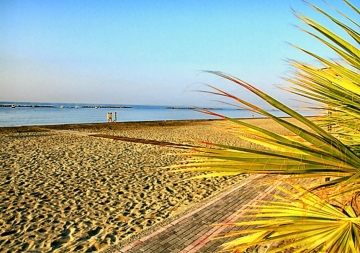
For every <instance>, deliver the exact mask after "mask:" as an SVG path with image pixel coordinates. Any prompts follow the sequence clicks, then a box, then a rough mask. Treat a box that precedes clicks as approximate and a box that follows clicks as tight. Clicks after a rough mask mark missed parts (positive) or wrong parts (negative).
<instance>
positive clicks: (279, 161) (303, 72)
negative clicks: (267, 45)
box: [173, 0, 360, 252]
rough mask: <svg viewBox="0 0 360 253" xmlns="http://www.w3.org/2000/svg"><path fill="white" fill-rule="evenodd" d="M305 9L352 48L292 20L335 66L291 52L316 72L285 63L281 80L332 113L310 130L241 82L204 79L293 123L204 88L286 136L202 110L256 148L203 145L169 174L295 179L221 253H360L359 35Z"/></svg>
mask: <svg viewBox="0 0 360 253" xmlns="http://www.w3.org/2000/svg"><path fill="white" fill-rule="evenodd" d="M345 3H346V4H347V6H348V7H350V9H352V10H353V11H355V12H356V14H357V15H358V14H360V11H359V9H357V8H356V7H355V6H354V5H352V4H351V3H350V2H348V1H347V0H345ZM309 6H311V7H312V8H314V9H315V10H317V11H318V13H320V14H321V15H323V16H325V17H327V18H328V19H330V20H331V21H332V22H333V23H334V24H336V25H337V26H338V27H340V28H341V29H342V30H344V31H345V32H346V33H347V34H348V35H349V36H350V39H352V40H353V41H354V42H355V45H354V44H352V43H354V42H352V43H350V42H348V41H346V40H345V39H344V38H342V37H340V36H338V35H337V34H335V33H333V32H331V31H330V30H328V29H327V28H325V27H324V26H322V25H321V24H319V23H317V22H316V21H314V20H312V19H310V18H308V17H306V16H303V15H301V14H299V13H296V12H295V14H296V16H297V17H298V18H299V19H300V20H301V21H302V22H304V23H305V24H306V25H307V26H308V27H310V28H311V29H310V30H305V29H303V31H305V32H306V33H307V34H308V35H310V36H313V37H315V38H316V39H318V40H319V41H321V42H322V43H323V44H324V45H326V46H327V47H329V48H331V49H332V50H333V51H335V52H336V53H337V54H338V56H339V57H340V58H341V59H340V60H337V61H335V60H327V59H325V58H323V57H321V56H319V55H317V54H315V53H312V52H309V51H307V50H305V49H303V48H300V47H296V46H295V47H296V48H297V49H299V50H301V51H303V52H304V53H306V54H308V55H310V56H312V57H313V58H315V59H316V60H317V61H318V62H319V63H320V64H321V65H322V67H320V68H319V67H318V66H313V65H310V64H307V63H303V62H300V61H296V60H293V61H290V64H291V65H292V66H293V69H294V72H293V74H292V76H291V77H290V78H285V79H286V80H287V81H288V83H290V84H291V86H290V88H288V89H287V90H288V91H289V92H292V93H295V94H298V95H301V96H303V97H306V98H308V99H311V100H313V101H315V102H316V104H317V109H321V110H323V111H328V112H331V113H329V114H328V115H326V114H324V115H323V116H322V117H320V118H318V120H317V121H316V122H313V120H310V119H309V118H306V117H303V116H302V115H300V114H299V113H297V112H296V111H294V110H292V109H291V108H289V107H287V106H286V105H284V104H283V103H281V102H279V101H277V100H276V99H274V98H273V97H271V96H269V95H268V94H266V93H264V92H262V91H261V90H259V89H257V88H256V87H254V86H253V85H251V84H249V83H247V82H245V81H243V80H241V79H239V78H236V77H233V76H231V75H228V74H224V73H222V72H216V71H207V72H208V73H211V74H214V75H217V76H220V77H222V78H225V79H227V80H229V81H231V82H234V83H236V84H238V85H240V86H242V87H243V88H245V89H247V90H249V91H250V92H252V93H254V94H255V95H257V96H258V97H260V98H262V99H263V100H265V101H266V102H267V103H268V104H270V105H271V106H273V107H275V108H277V109H279V110H281V111H282V112H284V113H286V114H287V115H289V116H290V117H292V118H293V119H294V120H295V121H296V122H295V123H294V122H293V123H292V122H290V121H288V120H285V119H282V118H279V117H276V116H274V115H273V114H271V113H269V112H268V111H266V110H263V109H261V108H259V107H257V106H256V105H254V104H251V103H249V102H247V101H246V100H244V99H241V98H239V97H236V96H234V95H232V94H229V93H227V92H225V91H223V90H221V89H218V88H216V87H213V86H210V88H211V91H207V92H209V93H212V94H215V95H219V96H222V97H226V98H230V99H232V100H235V101H236V102H238V103H240V105H239V106H240V107H241V108H246V109H248V110H251V111H253V112H255V113H258V114H260V115H263V116H265V117H267V118H269V119H271V120H273V121H274V122H276V123H278V124H279V125H281V126H282V127H285V128H286V129H288V130H289V131H290V132H291V133H292V135H287V136H285V135H280V134H276V133H273V132H270V131H268V130H266V129H263V128H260V127H257V126H255V125H252V124H250V123H247V122H243V121H241V120H236V119H232V118H228V117H226V116H223V115H219V114H215V113H213V112H210V111H206V110H202V112H204V113H208V114H212V115H216V116H219V117H221V118H223V119H226V120H227V121H228V122H229V124H230V125H231V131H232V132H233V133H235V135H236V137H237V138H241V139H244V140H246V141H250V142H252V143H256V144H258V146H259V145H260V146H262V148H244V147H238V146H230V145H222V144H216V143H206V144H207V146H205V147H199V148H196V149H194V148H193V149H192V150H193V151H194V152H193V151H192V152H191V153H190V155H191V157H190V158H188V161H187V163H186V164H184V165H176V166H173V167H174V168H176V169H177V170H180V171H208V172H212V173H210V174H206V175H204V177H210V176H219V175H223V176H226V175H236V174H241V173H247V174H283V175H291V176H296V178H299V179H301V180H299V181H298V182H299V183H294V182H291V183H290V182H289V181H287V183H283V184H282V185H281V186H278V187H277V188H278V190H279V192H280V194H278V195H276V196H274V198H275V200H272V201H263V202H261V203H259V204H258V205H256V206H254V207H253V208H252V209H250V210H249V211H248V213H247V214H246V215H245V217H250V218H254V217H256V218H259V217H260V218H262V219H257V220H255V221H248V222H239V223H236V224H235V225H237V226H240V227H241V226H248V225H256V226H255V227H254V226H251V227H252V228H250V229H245V230H239V231H238V232H235V233H232V234H230V235H228V236H238V238H237V239H234V240H233V241H231V242H229V243H226V244H225V245H223V249H222V250H223V251H224V252H242V251H243V250H245V249H247V248H248V247H250V246H253V245H261V244H268V243H275V242H277V243H280V244H279V245H280V246H278V247H273V248H272V249H271V250H270V252H278V251H281V250H285V249H290V248H293V249H296V252H312V251H317V252H360V236H359V233H360V198H359V195H360V134H359V130H360V129H359V128H360V75H359V70H360V50H359V48H358V45H359V43H360V34H359V33H358V32H357V31H356V30H354V29H352V28H351V26H350V25H352V26H355V27H356V28H359V24H358V23H357V22H356V21H354V20H352V19H351V18H349V17H348V16H347V15H345V14H344V13H341V12H339V14H340V15H342V16H343V17H345V19H346V20H347V22H348V23H350V25H346V24H344V23H343V22H340V21H339V20H338V19H335V18H334V17H333V16H331V15H329V14H328V13H327V12H325V11H323V10H322V9H320V8H318V7H316V6H314V5H311V4H309ZM298 123H301V124H303V125H305V128H304V127H299V124H298ZM327 126H331V128H327ZM327 130H331V131H330V132H329V131H327ZM209 145H210V146H209ZM306 178H316V179H322V178H330V180H329V181H328V180H315V182H316V184H315V185H312V186H311V187H307V188H306V187H305V186H302V185H301V182H303V180H305V179H306ZM299 184H300V185H299Z"/></svg>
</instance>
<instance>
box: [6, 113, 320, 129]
mask: <svg viewBox="0 0 360 253" xmlns="http://www.w3.org/2000/svg"><path fill="white" fill-rule="evenodd" d="M316 117H317V116H306V118H316ZM279 118H282V119H291V117H290V116H288V117H279ZM237 119H238V120H269V119H268V118H260V117H258V118H237ZM212 121H226V120H224V119H185V120H153V121H124V122H123V121H120V122H105V121H104V122H95V123H69V124H52V125H23V126H0V131H1V130H7V129H15V128H20V129H21V128H36V127H43V128H52V129H56V128H62V127H74V126H77V127H79V126H84V127H86V126H88V127H93V126H101V125H130V124H135V125H138V124H144V125H161V124H164V125H168V124H173V125H177V124H189V123H199V122H200V123H201V122H212Z"/></svg>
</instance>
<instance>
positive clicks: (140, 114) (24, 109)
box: [0, 102, 318, 127]
mask: <svg viewBox="0 0 360 253" xmlns="http://www.w3.org/2000/svg"><path fill="white" fill-rule="evenodd" d="M195 109H196V108H195V107H186V106H166V105H164V106H161V105H124V104H84V103H40V102H39V103H36V102H0V127H12V126H37V125H61V124H85V123H105V122H107V114H108V113H110V112H111V113H112V115H113V116H114V114H115V112H116V114H117V122H141V121H167V120H202V119H217V118H218V117H215V116H211V115H208V114H204V113H200V112H198V111H196V110H195ZM205 109H209V110H211V111H213V112H215V113H218V114H222V115H226V116H228V117H232V118H252V117H253V115H252V112H250V111H247V110H239V109H235V108H220V107H211V108H205ZM271 113H272V114H274V115H276V116H286V115H285V114H284V113H282V112H281V111H276V110H274V111H271ZM300 113H301V114H302V115H304V116H314V115H318V114H316V113H315V112H314V111H308V110H304V111H300ZM254 117H256V118H258V117H262V116H261V115H256V114H254Z"/></svg>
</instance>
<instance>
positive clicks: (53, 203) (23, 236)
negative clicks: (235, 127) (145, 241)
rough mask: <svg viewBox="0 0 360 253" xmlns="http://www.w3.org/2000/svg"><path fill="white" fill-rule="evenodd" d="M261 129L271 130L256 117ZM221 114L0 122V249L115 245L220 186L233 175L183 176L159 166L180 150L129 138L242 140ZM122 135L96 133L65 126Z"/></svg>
mask: <svg viewBox="0 0 360 253" xmlns="http://www.w3.org/2000/svg"><path fill="white" fill-rule="evenodd" d="M251 121H252V122H253V123H255V124H256V125H259V126H266V127H267V128H268V129H271V128H272V127H273V128H274V129H273V130H274V131H275V130H278V129H279V127H278V126H274V125H272V124H269V122H270V121H268V120H264V119H251ZM222 124H223V122H222V121H177V122H176V121H174V122H143V123H116V124H115V123H108V124H84V125H62V126H44V127H14V128H0V173H1V174H0V175H1V177H0V210H1V211H0V249H1V251H2V252H27V251H28V252H32V251H36V252H92V251H98V250H100V249H105V248H107V247H109V246H111V245H115V244H118V243H121V241H122V240H126V239H127V238H129V237H131V236H133V235H135V234H137V233H141V232H142V231H143V230H144V229H149V228H151V227H153V226H155V225H156V224H158V223H160V222H164V221H166V219H168V218H171V217H172V216H174V215H176V214H178V213H180V212H183V211H184V210H186V209H188V208H190V207H191V206H193V205H195V204H199V203H201V202H203V201H206V200H208V199H210V198H212V197H214V196H215V195H216V194H218V193H219V192H221V191H222V190H224V189H228V188H230V187H232V186H233V185H235V184H237V183H239V182H241V180H243V179H244V178H245V177H246V175H240V176H236V177H224V178H211V179H196V180H184V179H187V178H190V177H191V176H193V175H194V174H191V173H173V172H170V171H169V169H164V167H166V166H169V165H172V164H177V163H180V162H181V161H182V160H184V157H181V156H179V155H178V154H180V153H183V152H185V151H184V150H180V149H175V148H171V147H166V146H160V145H151V144H144V143H138V141H136V140H139V139H141V140H155V141H158V142H173V143H191V140H204V141H210V142H219V143H224V144H236V145H247V144H244V143H242V142H241V141H239V140H237V139H236V138H234V137H233V136H232V135H230V134H228V133H226V132H224V131H223V130H222V128H221V126H222ZM59 130H71V131H78V132H80V133H96V134H105V135H112V136H121V137H127V138H128V140H135V141H134V142H132V141H123V140H117V141H115V140H113V139H109V138H99V137H93V136H87V135H81V134H76V133H73V132H59Z"/></svg>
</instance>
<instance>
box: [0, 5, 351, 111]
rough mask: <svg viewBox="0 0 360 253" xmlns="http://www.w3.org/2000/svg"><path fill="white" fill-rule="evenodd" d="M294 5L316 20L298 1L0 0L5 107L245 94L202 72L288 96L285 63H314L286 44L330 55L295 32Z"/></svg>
mask: <svg viewBox="0 0 360 253" xmlns="http://www.w3.org/2000/svg"><path fill="white" fill-rule="evenodd" d="M329 2H330V3H331V4H333V5H335V6H336V7H339V6H337V5H338V4H339V2H340V1H338V0H336V1H329ZM313 3H315V4H317V5H319V6H324V3H323V2H322V1H320V0H317V1H313ZM343 6H344V5H343V4H341V5H340V9H344V8H343ZM291 7H293V8H294V9H296V10H297V11H299V12H301V13H303V14H307V15H309V16H311V17H314V18H315V19H316V17H319V15H318V14H316V13H315V12H314V11H313V10H311V9H310V8H309V7H308V6H306V5H305V4H304V3H303V2H302V1H300V0H254V1H243V0H224V1H211V0H209V1H196V0H183V1H165V0H152V1H143V0H119V1H90V0H89V1H76V0H69V1H67V0H62V1H40V0H39V1H35V0H29V1H25V0H23V1H17V0H0V34H1V36H0V89H1V92H0V101H29V102H36V101H37V102H78V103H81V102H83V103H117V104H156V105H199V106H202V105H212V104H213V103H214V102H212V100H214V99H217V98H215V97H212V96H209V95H205V94H202V93H197V92H193V91H192V90H197V89H203V88H205V87H204V85H203V84H204V83H207V84H211V85H215V86H218V87H220V88H223V89H226V90H227V91H230V92H234V93H235V94H237V95H240V96H243V97H244V96H245V97H247V96H248V94H247V93H246V92H245V91H243V90H241V88H239V87H237V86H236V85H234V84H230V83H227V82H224V81H223V80H221V79H220V78H218V77H215V76H212V75H209V74H204V73H202V72H201V71H202V70H219V71H223V72H225V73H229V74H232V75H234V76H237V77H240V78H242V79H243V80H246V81H248V82H250V83H252V84H254V85H256V86H257V87H259V88H261V89H262V90H265V91H266V92H269V93H270V94H272V95H274V96H275V97H276V96H280V98H282V99H283V100H284V99H286V98H287V97H288V95H286V94H285V95H284V94H282V95H280V94H281V92H279V91H278V89H277V88H275V87H274V86H275V85H278V84H283V83H284V81H282V80H281V78H280V77H281V76H285V75H287V73H288V71H289V66H288V64H287V63H286V61H285V60H286V59H287V58H293V59H299V60H304V61H309V62H311V61H313V60H312V59H309V58H307V57H306V56H304V55H303V54H302V53H300V52H298V51H297V50H296V49H294V48H292V47H291V46H289V45H288V44H287V42H292V43H295V44H297V45H299V46H303V47H305V48H308V49H310V50H313V51H315V52H317V53H319V54H321V55H323V56H325V57H334V54H333V53H331V52H330V51H329V50H323V46H321V45H320V44H319V43H317V42H316V41H315V40H314V39H313V38H310V37H309V36H307V35H305V34H304V33H303V32H301V31H299V30H298V29H297V28H295V27H294V25H300V24H301V23H300V22H299V21H298V20H297V19H296V17H295V16H294V14H293V13H292V10H291ZM326 9H329V8H327V7H326ZM345 9H347V8H345ZM317 20H320V21H323V22H324V24H328V22H327V21H326V20H324V19H323V18H321V17H320V18H318V19H317ZM333 26H334V25H332V24H331V25H329V27H330V28H333ZM250 100H252V101H253V102H255V103H257V100H256V99H254V98H250ZM290 103H294V102H290Z"/></svg>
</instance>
